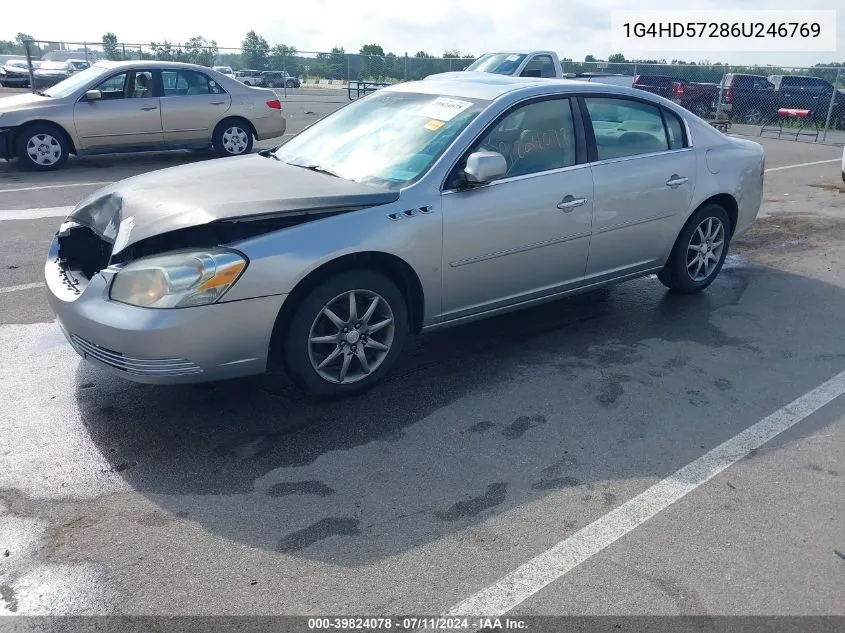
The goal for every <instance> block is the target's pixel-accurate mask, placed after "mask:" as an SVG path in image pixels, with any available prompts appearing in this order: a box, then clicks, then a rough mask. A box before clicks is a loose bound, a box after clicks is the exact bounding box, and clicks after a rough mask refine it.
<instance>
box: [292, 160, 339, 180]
mask: <svg viewBox="0 0 845 633" xmlns="http://www.w3.org/2000/svg"><path fill="white" fill-rule="evenodd" d="M288 165H293V166H294V167H302V168H303V169H310V170H311V171H316V172H319V173H321V174H328V175H329V176H334V177H335V178H343V176H341V175H340V174H339V173H337V172H336V171H332V170H331V169H327V168H326V167H322V166H320V165H297V164H296V163H288Z"/></svg>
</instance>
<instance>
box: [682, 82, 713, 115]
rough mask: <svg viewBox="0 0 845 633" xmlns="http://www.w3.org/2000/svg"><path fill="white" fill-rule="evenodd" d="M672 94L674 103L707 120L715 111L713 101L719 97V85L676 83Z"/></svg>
mask: <svg viewBox="0 0 845 633" xmlns="http://www.w3.org/2000/svg"><path fill="white" fill-rule="evenodd" d="M672 93H673V95H672V96H671V97H670V99H671V100H672V101H674V102H675V103H677V104H678V105H682V106H683V107H685V108H686V109H687V110H689V111H690V112H693V113H694V114H696V115H697V116H700V117H701V118H702V119H706V118H708V117H709V116H710V112H712V110H713V100H714V99H718V97H719V84H713V83H694V82H687V81H675V82H673V83H672Z"/></svg>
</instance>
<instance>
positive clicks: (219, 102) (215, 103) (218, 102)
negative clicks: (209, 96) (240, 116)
mask: <svg viewBox="0 0 845 633" xmlns="http://www.w3.org/2000/svg"><path fill="white" fill-rule="evenodd" d="M225 103H226V102H225V101H212V102H211V105H215V106H216V105H224V104H225Z"/></svg>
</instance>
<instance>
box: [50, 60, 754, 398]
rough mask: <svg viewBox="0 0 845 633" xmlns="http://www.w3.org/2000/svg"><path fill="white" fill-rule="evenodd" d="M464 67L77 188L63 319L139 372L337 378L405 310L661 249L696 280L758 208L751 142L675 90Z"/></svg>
mask: <svg viewBox="0 0 845 633" xmlns="http://www.w3.org/2000/svg"><path fill="white" fill-rule="evenodd" d="M462 75H463V76H462V77H455V78H448V79H442V78H441V79H432V80H424V81H419V82H412V83H406V84H402V85H398V86H394V87H390V88H385V89H383V90H380V91H378V92H376V93H373V94H371V95H369V96H367V97H364V98H362V99H360V100H358V101H355V102H353V103H351V104H350V105H348V106H346V107H344V108H342V109H341V110H339V111H338V112H336V113H334V114H332V115H331V116H328V117H326V118H325V119H323V120H321V121H320V122H318V123H316V124H315V125H313V126H312V127H310V128H308V129H307V130H305V131H304V132H302V133H301V134H299V135H298V136H296V137H295V138H294V139H292V140H291V141H290V142H288V143H287V144H285V145H283V146H280V147H278V148H275V149H273V150H268V151H263V152H260V153H258V154H253V155H250V156H242V157H236V158H228V159H224V160H221V161H213V162H206V163H199V164H194V165H188V166H181V167H175V168H171V169H165V170H162V171H157V172H154V173H150V174H146V175H143V176H137V177H134V178H131V179H129V180H125V181H122V182H119V183H115V184H113V185H110V186H108V187H106V188H105V189H102V190H100V191H98V192H97V193H95V194H93V195H91V196H90V197H89V198H87V199H85V200H83V201H82V202H80V204H79V205H78V206H77V207H76V208H75V210H74V211H73V212H72V213H71V214H70V216H69V217H68V218H67V219H66V221H65V222H64V223H63V224H62V226H61V227H60V229H59V231H58V233H57V235H56V238H55V240H54V242H53V245H52V248H51V251H50V254H49V258H48V260H47V263H46V267H45V274H46V281H47V285H48V287H49V298H50V302H51V305H52V307H53V309H54V311H55V313H56V315H57V317H58V321H59V323H60V324H61V326H62V329H63V331H64V333H65V335H66V337H67V338H68V340H69V341H70V343H71V344H72V345H73V346H74V348H75V349H76V350H77V351H78V352H79V353H80V354H81V355H82V356H83V357H84V358H86V359H87V360H89V361H91V362H92V363H95V364H97V365H99V366H100V367H102V368H104V369H106V370H109V371H113V372H115V373H117V374H119V375H121V376H125V377H126V378H129V379H132V380H137V381H141V382H150V383H171V382H188V381H202V380H217V379H223V378H232V377H236V376H244V375H248V374H255V373H260V372H264V371H265V370H267V369H268V368H269V367H271V366H275V365H276V362H277V363H278V364H280V365H281V366H282V367H284V368H285V369H286V371H287V373H288V374H289V376H290V377H291V378H292V379H293V381H294V382H295V383H296V384H297V385H299V386H300V387H301V388H303V389H304V390H306V391H308V392H310V393H312V394H318V395H327V396H336V395H347V394H351V393H354V392H358V391H361V390H364V389H366V388H368V387H370V386H371V385H373V384H374V383H376V382H377V381H378V380H379V379H381V378H382V377H384V375H385V374H386V373H387V372H388V371H389V369H390V367H391V365H392V364H393V363H394V361H395V360H396V358H397V356H398V355H399V354H400V351H401V349H402V347H403V344H404V343H405V342H406V340H407V339H408V337H409V336H410V335H413V334H417V333H420V332H424V331H429V330H433V329H435V328H440V327H444V326H450V325H457V324H462V323H466V322H468V321H471V320H473V319H478V318H482V317H487V316H491V315H494V314H499V313H502V312H504V311H507V310H514V309H517V308H522V307H525V306H529V305H533V304H536V303H538V302H542V301H548V300H552V299H558V298H560V297H563V296H566V295H569V294H572V293H576V292H580V291H583V290H585V289H589V288H595V287H597V286H601V285H605V284H611V283H616V282H620V281H624V280H627V279H633V278H635V277H641V276H644V275H649V274H651V273H657V276H658V278H659V279H660V281H661V282H663V284H665V285H666V286H667V287H669V288H670V289H672V290H673V291H676V292H681V293H691V292H698V291H701V290H703V289H704V288H706V287H707V286H708V285H710V283H711V282H712V281H713V279H714V278H715V277H716V275H717V274H718V273H719V270H720V268H721V267H722V263H723V262H724V260H725V256H726V254H727V252H728V247H729V244H730V242H731V240H732V239H733V238H735V237H736V236H737V235H740V234H741V233H743V232H744V231H746V230H747V229H748V228H749V227H750V226H751V225H752V223H753V221H754V219H755V217H756V216H757V213H758V211H759V208H760V203H761V198H762V191H763V173H764V154H763V150H762V148H761V147H760V146H759V145H758V144H756V143H753V142H751V141H747V140H740V139H736V138H731V137H728V136H726V135H724V134H722V133H721V132H718V131H717V130H715V129H713V128H712V127H710V126H709V125H708V124H707V123H706V122H704V121H702V120H700V119H698V118H697V117H694V116H693V115H691V114H689V113H688V112H687V111H686V110H684V109H683V108H681V107H679V106H677V105H675V104H673V103H672V102H670V101H668V100H665V99H663V98H661V97H658V96H655V95H651V94H646V93H643V92H642V91H635V90H633V89H629V88H619V87H614V86H607V85H598V84H595V83H581V82H573V81H567V80H548V79H524V78H511V77H491V76H490V75H489V74H485V73H482V74H479V75H475V74H474V73H462ZM274 361H276V362H274Z"/></svg>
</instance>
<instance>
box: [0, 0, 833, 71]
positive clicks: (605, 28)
mask: <svg viewBox="0 0 845 633" xmlns="http://www.w3.org/2000/svg"><path fill="white" fill-rule="evenodd" d="M190 4H193V5H194V6H199V7H201V8H200V9H199V10H197V9H193V8H191V7H190V6H189V3H188V2H187V1H186V0H182V1H181V2H180V1H179V0H145V1H144V2H143V3H135V2H131V3H126V4H122V3H118V2H115V1H114V0H85V2H84V3H82V4H81V5H74V4H68V3H67V2H65V1H64V0H61V1H60V0H42V1H41V2H39V3H38V10H37V11H31V12H30V11H15V12H13V13H11V14H9V15H14V18H12V19H8V16H7V19H4V20H2V23H0V39H13V38H14V36H15V34H16V33H17V32H18V31H22V32H25V33H29V34H31V35H32V36H34V37H35V38H36V39H44V40H64V41H93V42H98V41H100V39H101V37H102V34H103V33H105V32H107V31H113V32H114V33H116V34H117V36H118V38H119V39H120V41H122V42H129V43H144V44H146V43H149V42H150V41H161V40H164V39H168V40H170V41H172V42H179V41H185V40H187V39H188V38H190V37H192V36H196V35H203V36H204V37H206V38H209V39H214V40H216V41H217V44H218V46H220V47H224V46H232V47H237V46H240V42H241V41H242V40H243V37H244V34H245V33H246V32H247V31H249V30H252V29H254V30H256V31H257V32H258V33H259V34H260V35H263V36H264V37H265V38H266V39H267V40H268V41H269V42H270V44H271V45H274V44H280V43H283V44H288V45H292V46H296V47H297V49H298V50H300V51H315V52H317V51H328V50H330V49H331V48H332V47H333V46H342V47H344V48H345V49H346V51H347V52H357V51H358V49H359V48H360V46H361V45H363V44H370V43H375V44H381V45H382V46H383V47H384V50H385V52H394V53H396V54H397V55H402V54H404V53H406V52H407V53H408V54H409V55H413V54H414V53H415V52H416V51H418V50H424V51H426V52H428V53H430V54H433V55H437V56H439V55H442V53H443V51H444V50H446V49H458V50H460V51H461V52H463V53H473V54H475V55H479V54H481V53H482V52H484V51H489V50H495V49H499V50H508V49H548V50H554V51H556V52H557V53H558V54H559V55H560V56H561V57H570V58H572V59H575V60H583V58H584V56H585V55H587V54H592V55H595V56H596V57H597V58H599V59H605V58H606V57H607V56H608V55H609V54H611V53H615V52H621V53H623V54H625V55H626V57H628V58H629V59H630V58H632V57H638V58H645V57H653V55H647V54H645V53H641V52H630V53H629V52H626V51H624V50H622V51H617V50H613V49H612V45H611V37H610V23H611V11H613V10H624V9H644V8H648V9H676V8H677V7H678V3H677V2H676V1H675V0H507V1H505V0H463V1H455V0H405V3H404V8H400V7H401V6H403V5H402V4H401V3H400V2H399V1H398V0H357V1H354V0H308V1H307V2H303V3H301V4H300V3H294V2H284V1H283V0H276V1H274V2H271V1H270V0H238V1H237V2H232V1H231V0H230V1H229V2H221V1H220V0H207V1H206V2H203V3H190ZM51 5H53V6H51ZM837 5H839V7H838V8H839V9H840V10H839V11H838V14H837V25H836V26H837V51H836V52H835V53H826V52H792V53H786V52H784V53H777V52H766V53H762V52H759V53H758V52H739V53H730V52H727V51H723V52H720V53H713V52H709V53H708V52H700V53H697V52H683V53H671V52H664V53H663V54H660V51H656V55H654V56H656V57H665V58H667V59H669V60H671V59H672V58H679V59H686V60H688V61H700V60H703V59H709V60H710V61H711V62H716V61H721V62H729V63H735V64H746V63H755V64H776V65H792V66H804V65H813V64H815V63H817V62H830V61H839V62H843V61H845V4H842V3H841V2H840V0H802V2H800V7H801V8H802V9H836V8H837ZM760 6H761V2H760V0H701V1H700V2H698V3H695V4H691V5H690V6H689V8H695V9H712V10H714V11H717V12H718V11H720V10H725V9H754V8H756V7H760ZM796 6H797V3H795V2H794V0H792V1H791V2H790V1H782V0H769V1H768V2H766V5H765V7H766V8H768V9H794V8H796ZM77 8H78V9H79V10H77ZM715 15H717V16H718V15H719V14H718V13H716V14H715Z"/></svg>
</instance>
